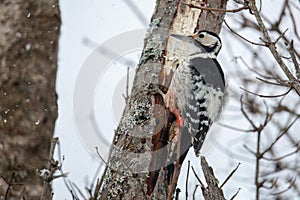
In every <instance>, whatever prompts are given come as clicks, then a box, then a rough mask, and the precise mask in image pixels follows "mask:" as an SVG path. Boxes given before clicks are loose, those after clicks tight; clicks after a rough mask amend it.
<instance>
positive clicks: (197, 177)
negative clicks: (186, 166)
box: [192, 166, 205, 188]
mask: <svg viewBox="0 0 300 200" xmlns="http://www.w3.org/2000/svg"><path fill="white" fill-rule="evenodd" d="M192 171H193V173H194V175H195V177H196V179H197V180H198V181H199V183H200V185H201V187H202V188H204V187H205V186H204V184H203V183H202V181H201V180H200V178H199V176H198V175H197V173H196V171H195V169H194V167H193V166H192Z"/></svg>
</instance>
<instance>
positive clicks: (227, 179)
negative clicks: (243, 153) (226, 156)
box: [220, 163, 241, 188]
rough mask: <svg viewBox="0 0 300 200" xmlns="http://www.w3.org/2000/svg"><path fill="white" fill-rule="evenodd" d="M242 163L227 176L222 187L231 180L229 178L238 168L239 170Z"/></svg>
mask: <svg viewBox="0 0 300 200" xmlns="http://www.w3.org/2000/svg"><path fill="white" fill-rule="evenodd" d="M240 165H241V163H238V165H237V166H236V167H235V169H234V170H232V172H231V173H230V174H229V175H228V176H227V178H226V179H225V181H224V182H223V183H222V184H221V186H220V188H222V187H223V186H224V185H225V184H226V183H227V182H228V181H229V179H230V178H231V177H232V176H233V174H234V173H235V172H236V170H238V168H239V166H240Z"/></svg>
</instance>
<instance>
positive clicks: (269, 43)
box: [248, 0, 300, 95]
mask: <svg viewBox="0 0 300 200" xmlns="http://www.w3.org/2000/svg"><path fill="white" fill-rule="evenodd" d="M248 6H249V8H250V10H251V12H252V13H253V14H254V16H255V18H256V21H257V23H258V25H259V27H260V31H261V32H262V33H263V35H264V39H265V40H266V41H265V42H266V46H267V47H268V48H269V50H270V51H271V53H272V55H273V57H274V58H275V60H276V61H277V63H278V64H279V65H280V67H281V69H282V70H283V72H284V73H285V74H286V76H287V77H288V78H289V80H290V81H291V83H292V87H293V88H294V89H295V90H296V92H297V93H298V95H300V83H299V82H298V81H297V79H296V78H295V77H294V76H293V74H292V73H291V72H290V71H289V69H288V67H287V66H286V64H285V63H284V62H283V61H282V59H281V56H280V55H279V54H278V52H277V50H276V47H275V44H274V43H273V42H272V40H271V38H270V36H269V33H268V31H267V29H266V27H265V24H264V22H263V20H262V18H261V16H260V14H259V12H258V10H257V7H256V3H255V0H249V4H248Z"/></svg>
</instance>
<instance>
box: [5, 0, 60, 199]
mask: <svg viewBox="0 0 300 200" xmlns="http://www.w3.org/2000/svg"><path fill="white" fill-rule="evenodd" d="M60 24H61V20H60V10H59V7H58V1H57V0H38V1H37V0H29V1H22V0H16V1H7V0H4V1H1V2H0V176H1V177H0V199H4V198H6V199H22V198H23V197H24V198H25V199H39V197H40V196H41V194H42V193H43V185H42V179H41V178H40V177H39V174H38V173H37V170H39V169H42V168H45V167H46V165H47V163H48V154H49V147H50V141H51V138H52V136H53V131H54V123H55V120H56V117H57V103H56V92H55V81H56V68H57V48H58V38H59V33H60Z"/></svg>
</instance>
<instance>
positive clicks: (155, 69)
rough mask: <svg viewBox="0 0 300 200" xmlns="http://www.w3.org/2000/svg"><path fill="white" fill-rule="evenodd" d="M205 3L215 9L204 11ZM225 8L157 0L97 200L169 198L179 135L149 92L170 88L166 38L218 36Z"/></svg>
mask: <svg viewBox="0 0 300 200" xmlns="http://www.w3.org/2000/svg"><path fill="white" fill-rule="evenodd" d="M207 5H209V7H211V8H214V9H215V10H209V9H208V10H207V9H205V7H207ZM193 6H202V8H203V9H199V8H196V7H193ZM225 8H226V1H225V0H221V1H216V0H207V1H203V2H199V1H185V2H184V3H183V2H180V1H165V0H157V2H156V8H155V11H154V14H153V16H152V18H151V22H150V27H149V29H148V34H147V37H146V39H145V44H144V49H143V52H142V55H141V58H140V62H139V65H138V69H137V74H136V76H135V80H134V85H133V89H132V92H131V96H130V98H129V101H128V102H127V105H126V108H125V111H124V114H123V116H122V118H121V121H120V124H119V126H118V128H117V130H116V131H115V137H114V140H113V144H112V147H111V153H110V157H109V160H108V163H107V167H106V170H105V172H104V174H103V177H102V180H101V181H100V182H99V183H98V185H101V189H100V187H98V189H100V191H99V193H98V195H99V197H100V199H172V198H173V194H174V192H175V189H176V185H177V179H178V176H179V174H180V168H181V165H182V162H183V161H184V158H185V155H186V151H185V152H183V154H182V155H179V154H177V151H180V150H179V149H180V135H177V136H174V127H173V126H174V125H173V122H174V121H172V120H170V118H169V116H168V113H167V112H165V109H164V103H163V99H162V97H161V96H160V95H159V94H153V93H151V90H152V89H153V86H159V87H160V89H161V90H162V91H164V90H167V88H168V86H169V84H170V81H171V78H172V68H173V67H174V66H173V64H172V61H171V60H169V59H168V58H170V57H171V56H172V52H174V51H173V50H172V47H171V46H172V45H171V44H170V40H169V39H170V34H171V33H177V34H184V35H187V34H192V33H194V32H195V31H198V30H203V29H204V30H209V31H212V32H215V33H219V32H220V29H221V25H222V22H223V18H224V12H220V10H224V9H225ZM175 137H176V138H177V139H176V140H175V139H174V138H175ZM170 141H172V142H170ZM170 143H171V144H173V145H170Z"/></svg>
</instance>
